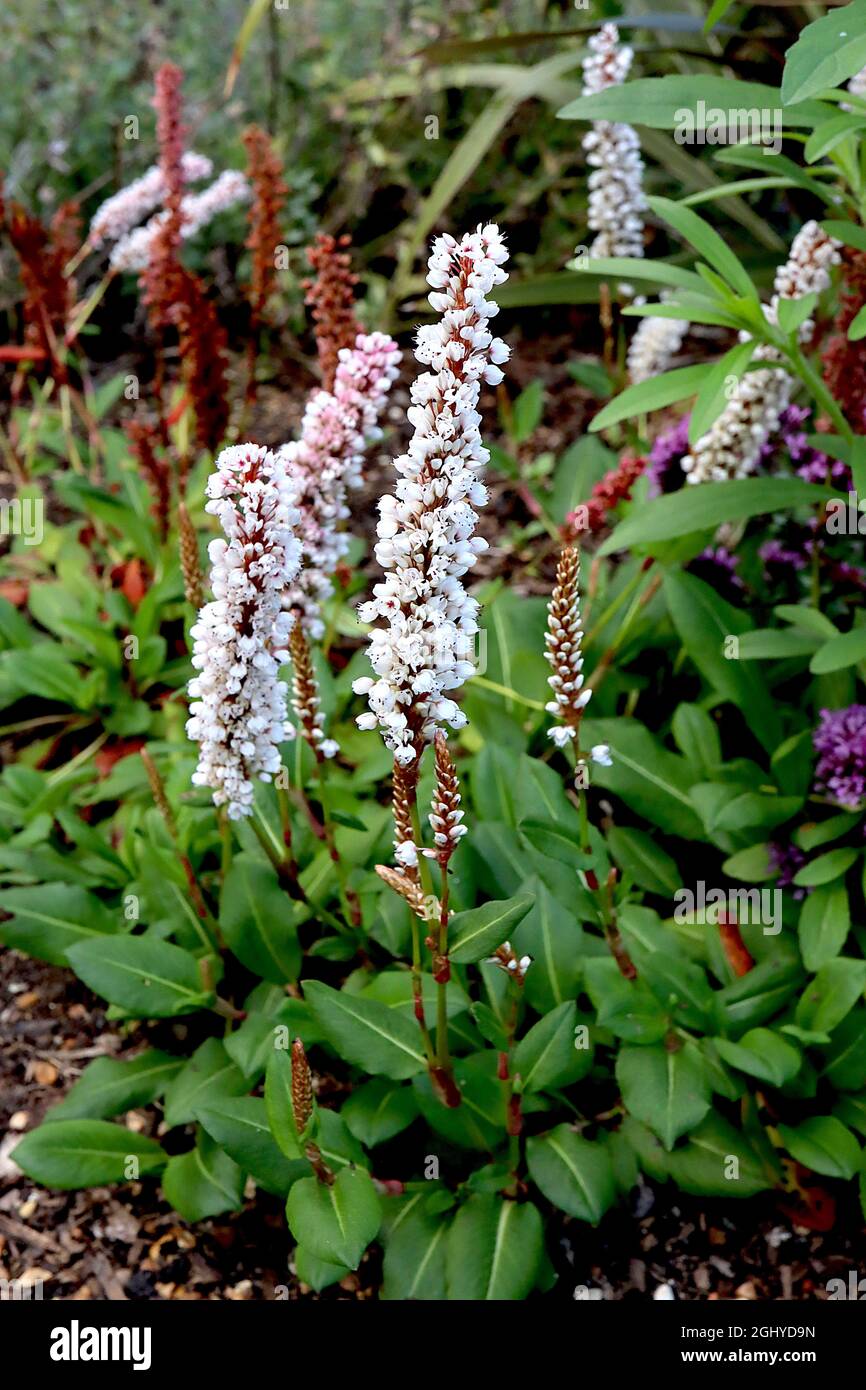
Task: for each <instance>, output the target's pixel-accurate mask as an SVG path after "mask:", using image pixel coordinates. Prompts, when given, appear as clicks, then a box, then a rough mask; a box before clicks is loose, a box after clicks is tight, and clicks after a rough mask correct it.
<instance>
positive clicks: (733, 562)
mask: <svg viewBox="0 0 866 1390" xmlns="http://www.w3.org/2000/svg"><path fill="white" fill-rule="evenodd" d="M739 563H740V557H739V555H732V554H731V552H730V550H727V549H726V548H725V546H723V545H715V546H714V545H709V546H707V548H706V550H702V551H701V553H700V555H698V556H696V557H695V559H694V560H693V561H692V562H691V564H690V565H689V570H690V571H691V573H692V574H697V575H698V576H699V577H701V578H703V579H705V580H706V581H707V583H708V584H711V585H712V587H713V588H714V589H716V590H717V591H718V592H720V593H722V594H724V593H725V592H728V593H730V595H731V597H733V596H734V594H735V593H737V592H739V591H740V590H742V589H744V588H745V585H744V584H743V581H742V579H741V578H740V576H739V575H738V574H737V566H738V565H739Z"/></svg>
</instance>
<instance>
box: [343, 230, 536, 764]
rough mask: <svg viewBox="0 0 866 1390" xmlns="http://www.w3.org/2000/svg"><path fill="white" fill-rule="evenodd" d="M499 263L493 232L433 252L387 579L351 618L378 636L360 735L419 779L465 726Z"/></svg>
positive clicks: (382, 506)
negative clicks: (377, 739) (445, 729)
mask: <svg viewBox="0 0 866 1390" xmlns="http://www.w3.org/2000/svg"><path fill="white" fill-rule="evenodd" d="M506 256H507V253H506V250H505V246H504V243H503V240H502V237H501V235H500V232H499V228H498V227H497V226H495V225H494V224H490V225H489V226H486V227H479V229H478V230H477V231H476V232H472V233H468V234H467V235H466V236H464V237H463V239H462V240H461V241H459V242H458V241H456V240H455V239H454V237H451V236H448V235H445V236H441V237H437V238H436V240H435V242H434V244H433V252H432V255H431V256H430V259H429V261H428V275H427V282H428V284H429V285H430V286H431V287H432V292H431V294H430V295H429V300H430V304H431V306H432V308H433V309H434V310H436V312H437V313H439V314H441V316H442V317H441V319H440V321H439V322H438V323H436V324H434V325H432V326H430V327H425V328H421V329H419V331H418V337H417V344H416V348H415V356H416V358H417V359H418V361H419V362H421V363H423V364H424V365H426V366H430V367H431V368H432V371H429V372H424V373H423V374H422V375H421V376H419V377H418V378H417V380H416V381H415V382H414V383H413V386H412V405H411V407H410V409H409V412H408V414H409V420H410V423H411V424H412V425H413V426H414V430H415V433H414V436H413V438H412V441H411V443H410V445H409V449H408V452H407V453H406V454H403V455H402V456H401V457H400V458H398V459H396V460H395V463H394V467H395V469H396V471H397V473H398V475H399V480H398V483H397V487H396V489H395V492H394V494H393V495H388V496H386V497H383V498H382V500H381V501H380V503H379V512H380V519H379V523H378V528H377V529H378V536H379V540H378V544H377V546H376V559H377V560H378V562H379V564H380V565H381V566H382V568H383V570H384V571H385V577H384V579H383V580H382V582H381V583H379V584H377V585H375V587H374V589H373V594H374V597H373V598H372V599H371V600H370V601H369V602H368V603H365V604H363V605H361V607H360V608H359V610H358V612H359V615H360V617H361V620H362V621H363V622H368V623H374V622H376V621H377V620H382V621H383V622H384V624H385V626H384V627H377V628H375V629H374V631H373V632H372V633H371V635H370V664H371V665H372V667H373V670H374V671H375V672H376V679H375V680H373V679H371V678H369V677H364V678H362V679H360V680H357V681H355V684H354V689H355V690H356V692H357V693H358V694H363V695H366V696H367V698H368V700H369V705H370V709H369V711H368V712H367V713H365V714H362V715H359V716H358V721H357V722H358V725H359V727H360V728H362V729H374V728H376V726H377V725H378V726H379V727H380V729H381V730H382V734H383V737H384V739H385V743H386V744H387V746H388V747H389V748H391V749H392V750H393V752H394V756H395V759H396V761H397V762H398V763H399V764H400V765H402V766H404V767H407V768H408V767H411V768H413V769H415V770H416V771H417V763H418V759H419V758H420V755H421V753H422V752H423V750H424V747H425V746H426V745H427V744H428V743H430V742H431V741H432V739H433V735H434V734H435V732H436V729H437V728H440V727H442V725H444V724H448V725H450V727H451V728H453V729H459V728H462V726H463V725H464V724H465V723H466V716H465V715H464V714H462V712H461V711H460V709H459V708H458V706H457V705H456V704H455V702H454V700H453V699H452V698H451V695H452V693H453V692H455V691H456V690H458V689H459V687H460V686H461V685H462V684H463V682H464V681H465V680H466V679H467V677H469V676H470V675H471V674H472V671H473V669H474V668H473V664H472V655H473V650H472V649H473V639H474V636H475V633H476V632H477V629H478V622H477V618H478V603H477V601H476V600H475V599H473V598H470V597H469V595H468V594H467V593H466V590H465V588H464V587H463V584H462V578H463V576H464V575H465V574H466V573H467V572H468V571H469V570H470V569H471V568H472V567H473V565H474V564H475V562H476V560H477V558H478V555H479V554H480V553H481V552H482V551H483V550H485V549H486V547H487V542H486V541H484V540H483V539H482V538H481V537H479V536H475V535H474V531H475V526H476V523H477V520H478V517H477V513H476V511H475V508H476V507H480V506H483V505H484V503H485V502H486V501H487V490H486V488H485V486H484V484H483V483H482V481H481V472H482V470H483V468H484V465H485V463H486V462H487V460H488V458H489V454H488V451H487V450H486V449H485V448H484V446H483V445H482V443H481V435H480V432H479V428H478V427H479V425H480V423H481V416H480V415H479V413H478V410H477V406H478V401H479V397H480V394H481V383H482V382H487V383H488V384H489V385H492V386H495V385H496V384H498V382H500V381H501V380H502V375H503V374H502V371H501V369H500V363H503V362H506V361H507V360H508V355H509V350H508V348H507V347H506V345H505V343H503V342H502V340H501V339H499V338H495V337H494V336H493V335H492V334H491V332H490V329H489V322H490V319H491V318H492V317H493V315H494V314H495V313H496V312H497V308H498V306H497V305H495V304H492V303H490V302H488V300H487V299H486V298H485V296H486V295H488V294H489V293H490V291H491V290H492V289H493V288H494V287H495V286H496V285H499V284H502V282H503V281H504V280H505V279H506V274H505V271H504V270H503V269H502V264H503V262H504V261H505V260H506Z"/></svg>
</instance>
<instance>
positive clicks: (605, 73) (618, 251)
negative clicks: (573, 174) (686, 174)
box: [583, 24, 646, 258]
mask: <svg viewBox="0 0 866 1390" xmlns="http://www.w3.org/2000/svg"><path fill="white" fill-rule="evenodd" d="M633 57H634V52H633V50H632V49H631V48H629V47H628V46H626V45H624V44H620V42H619V31H618V29H617V27H616V25H615V24H603V25H602V27H601V28H600V29H599V31H598V33H597V34H593V36H592V38H591V39H590V40H589V42H588V44H587V56H586V58H585V59H584V62H583V94H584V96H592V95H594V94H595V93H596V92H603V91H604V90H605V89H606V88H607V87H615V86H619V85H620V83H622V82H624V81H625V79H626V77H627V76H628V72H629V69H630V67H631V64H632V59H633ZM583 148H584V150H585V151H586V157H587V158H586V162H587V164H588V165H589V166H590V168H591V169H592V173H591V174H590V176H589V180H588V187H589V213H588V221H589V226H590V229H591V230H592V231H594V232H595V233H596V237H595V240H594V241H593V243H592V246H591V247H590V255H591V256H596V257H599V258H601V257H608V256H638V257H640V256H643V226H644V224H643V213H644V211H645V209H646V198H645V197H644V192H643V160H642V159H641V156H640V142H639V140H638V136H637V131H636V130H635V129H634V127H633V126H630V125H626V124H624V123H623V122H619V121H593V124H592V127H591V129H590V130H589V131H588V132H587V133H586V135H585V136H584V137H583Z"/></svg>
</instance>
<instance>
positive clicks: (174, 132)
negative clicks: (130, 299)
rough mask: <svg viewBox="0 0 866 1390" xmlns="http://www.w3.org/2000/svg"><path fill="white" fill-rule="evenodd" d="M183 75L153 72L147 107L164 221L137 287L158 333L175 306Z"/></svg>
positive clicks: (166, 69)
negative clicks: (155, 143)
mask: <svg viewBox="0 0 866 1390" xmlns="http://www.w3.org/2000/svg"><path fill="white" fill-rule="evenodd" d="M182 84H183V73H182V72H181V70H180V68H179V67H176V66H175V64H174V63H163V65H162V67H161V68H160V69H159V71H158V72H157V74H156V90H155V94H154V99H153V104H154V107H155V108H156V137H157V141H158V143H159V170H160V176H161V179H162V188H163V207H164V209H165V217H164V219H163V220H162V222H161V223H160V226H159V228H158V231H157V234H156V236H155V237H154V238H153V241H152V243H151V246H150V252H149V256H148V260H147V263H146V265H145V266H144V268H143V270H142V273H141V287H142V291H143V298H144V303H145V306H146V308H147V312H148V316H149V318H150V323H151V327H152V328H153V329H154V331H155V332H161V331H162V330H163V329H165V328H166V327H167V326H168V325H169V324H170V323H173V322H174V320H175V313H176V306H177V303H178V298H179V296H178V285H177V280H178V269H179V264H180V262H179V259H178V251H179V247H180V243H181V237H182V227H183V209H182V204H183V194H184V185H185V181H186V180H185V175H184V162H183V154H184V150H183V142H184V137H185V135H186V129H185V127H184V125H183V121H182V106H181V86H182Z"/></svg>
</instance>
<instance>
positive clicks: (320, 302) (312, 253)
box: [304, 232, 361, 391]
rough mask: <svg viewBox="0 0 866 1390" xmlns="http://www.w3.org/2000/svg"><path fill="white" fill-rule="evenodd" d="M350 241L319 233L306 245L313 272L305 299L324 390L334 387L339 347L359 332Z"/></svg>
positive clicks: (349, 344) (348, 344)
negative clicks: (312, 324)
mask: <svg viewBox="0 0 866 1390" xmlns="http://www.w3.org/2000/svg"><path fill="white" fill-rule="evenodd" d="M350 244H351V241H350V238H349V237H348V236H341V237H333V236H329V235H328V234H327V233H326V232H319V233H318V235H317V236H316V239H315V241H314V242H313V243H312V245H311V246H308V247H307V262H308V264H309V267H310V269H311V270H312V271H314V272H315V274H314V276H313V278H312V279H309V280H305V281H304V289H305V290H306V292H307V295H306V301H305V302H306V303H307V304H308V305H309V306H310V308H311V309H312V313H313V323H314V324H315V326H316V348H317V351H318V355H319V367H320V369H321V372H322V385H323V387H324V388H325V390H326V391H332V390H333V389H334V381H335V378H336V374H337V364H338V362H339V360H340V349H341V348H351V347H353V346H354V343H355V340H356V339H357V336H358V334H359V333H360V332H361V325H360V324H359V323H358V320H357V319H356V317H355V286H356V285H357V283H358V277H357V275H354V274H353V273H352V259H351V256H350V255H349V252H348V250H347V249H346V248H347V247H348V246H349V245H350Z"/></svg>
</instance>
